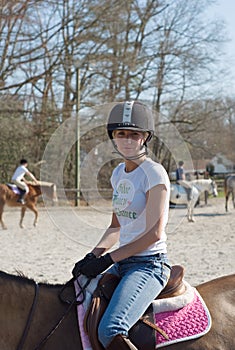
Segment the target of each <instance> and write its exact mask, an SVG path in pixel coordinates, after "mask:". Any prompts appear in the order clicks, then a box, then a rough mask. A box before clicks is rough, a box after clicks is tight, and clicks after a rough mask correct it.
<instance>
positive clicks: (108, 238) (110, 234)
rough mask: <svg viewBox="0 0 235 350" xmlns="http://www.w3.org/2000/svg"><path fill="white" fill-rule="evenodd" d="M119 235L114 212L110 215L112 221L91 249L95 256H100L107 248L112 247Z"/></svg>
mask: <svg viewBox="0 0 235 350" xmlns="http://www.w3.org/2000/svg"><path fill="white" fill-rule="evenodd" d="M119 236H120V225H119V221H118V219H117V216H116V214H115V213H113V215H112V221H111V224H110V226H109V227H108V228H107V230H106V231H105V233H104V234H103V236H102V238H101V240H100V241H99V243H98V244H97V245H96V247H95V248H94V249H93V250H92V251H91V253H93V254H95V256H97V257H98V256H100V255H102V254H103V253H105V252H106V251H107V250H109V249H110V248H112V247H113V246H114V244H115V243H117V242H118V240H119Z"/></svg>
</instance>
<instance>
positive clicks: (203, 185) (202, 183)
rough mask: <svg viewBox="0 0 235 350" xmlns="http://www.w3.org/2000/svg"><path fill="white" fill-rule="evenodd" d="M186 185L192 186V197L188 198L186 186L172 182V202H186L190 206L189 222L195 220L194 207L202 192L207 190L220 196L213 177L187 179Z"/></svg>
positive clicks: (175, 203)
mask: <svg viewBox="0 0 235 350" xmlns="http://www.w3.org/2000/svg"><path fill="white" fill-rule="evenodd" d="M182 183H184V184H185V187H186V186H187V185H188V188H191V199H188V195H187V191H186V189H185V187H183V186H181V185H178V184H171V193H170V203H172V204H173V205H177V204H181V205H182V204H185V205H187V208H188V213H187V218H188V221H189V222H194V221H195V219H194V217H193V208H194V207H195V205H196V203H197V201H198V199H199V196H200V194H201V193H202V192H205V191H207V192H208V193H211V194H213V196H214V197H216V196H218V191H217V185H216V183H215V181H214V180H212V179H198V180H192V181H185V182H183V181H182Z"/></svg>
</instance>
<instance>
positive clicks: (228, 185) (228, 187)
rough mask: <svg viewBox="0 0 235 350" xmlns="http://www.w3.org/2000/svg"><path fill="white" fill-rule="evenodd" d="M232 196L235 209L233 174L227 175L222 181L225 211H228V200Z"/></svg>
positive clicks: (234, 180) (234, 177) (234, 181)
mask: <svg viewBox="0 0 235 350" xmlns="http://www.w3.org/2000/svg"><path fill="white" fill-rule="evenodd" d="M230 193H231V194H232V202H233V208H235V174H231V175H227V176H226V177H225V179H224V195H225V210H226V211H228V199H229V195H230Z"/></svg>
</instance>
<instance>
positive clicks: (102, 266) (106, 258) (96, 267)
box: [81, 253, 114, 278]
mask: <svg viewBox="0 0 235 350" xmlns="http://www.w3.org/2000/svg"><path fill="white" fill-rule="evenodd" d="M113 263H114V261H113V259H112V258H111V256H110V254H109V253H108V254H105V255H103V256H101V257H99V258H96V259H92V260H90V261H89V262H88V263H87V264H85V265H83V266H82V267H81V273H82V274H83V275H85V276H87V277H92V278H94V277H96V276H97V275H99V274H100V273H101V272H103V271H105V270H106V269H107V268H108V267H109V266H111V265H112V264H113Z"/></svg>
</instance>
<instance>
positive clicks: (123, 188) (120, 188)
mask: <svg viewBox="0 0 235 350" xmlns="http://www.w3.org/2000/svg"><path fill="white" fill-rule="evenodd" d="M134 194H135V188H134V185H133V183H132V182H131V181H129V180H127V179H122V180H120V181H119V182H118V184H117V189H116V191H115V192H114V194H113V207H114V210H115V213H116V215H118V216H125V217H128V218H130V219H135V218H136V213H135V212H133V211H128V210H125V209H126V208H127V207H128V206H130V205H131V203H132V201H133V198H134Z"/></svg>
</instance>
